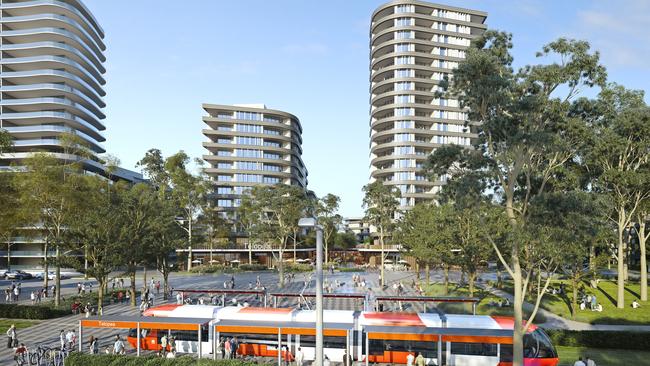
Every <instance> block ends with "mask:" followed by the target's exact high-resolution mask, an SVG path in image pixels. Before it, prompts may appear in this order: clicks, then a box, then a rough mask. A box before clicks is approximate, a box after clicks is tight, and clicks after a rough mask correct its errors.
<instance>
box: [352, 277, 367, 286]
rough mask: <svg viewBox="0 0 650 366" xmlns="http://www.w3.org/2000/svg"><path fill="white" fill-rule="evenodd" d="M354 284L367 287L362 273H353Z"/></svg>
mask: <svg viewBox="0 0 650 366" xmlns="http://www.w3.org/2000/svg"><path fill="white" fill-rule="evenodd" d="M352 284H353V285H354V287H361V288H365V287H366V280H365V279H364V278H363V277H361V276H360V275H358V274H353V275H352Z"/></svg>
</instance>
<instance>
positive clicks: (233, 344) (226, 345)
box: [217, 337, 239, 360]
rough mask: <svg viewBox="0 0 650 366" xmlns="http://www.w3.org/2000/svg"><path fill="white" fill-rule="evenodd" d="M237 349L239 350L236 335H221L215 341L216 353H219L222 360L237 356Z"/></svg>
mask: <svg viewBox="0 0 650 366" xmlns="http://www.w3.org/2000/svg"><path fill="white" fill-rule="evenodd" d="M237 350H239V341H238V340H237V337H232V338H227V337H223V338H220V339H219V341H218V342H217V354H219V353H221V358H222V359H224V360H228V359H235V358H237Z"/></svg>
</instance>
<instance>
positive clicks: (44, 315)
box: [0, 304, 70, 319]
mask: <svg viewBox="0 0 650 366" xmlns="http://www.w3.org/2000/svg"><path fill="white" fill-rule="evenodd" d="M65 315H70V311H69V310H68V311H66V310H62V309H54V308H52V307H49V306H35V305H18V304H0V318H11V319H52V318H58V317H60V316H65Z"/></svg>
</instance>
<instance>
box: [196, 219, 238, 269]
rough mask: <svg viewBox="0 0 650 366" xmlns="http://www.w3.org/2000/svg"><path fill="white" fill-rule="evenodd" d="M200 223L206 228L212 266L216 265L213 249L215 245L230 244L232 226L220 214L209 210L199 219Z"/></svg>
mask: <svg viewBox="0 0 650 366" xmlns="http://www.w3.org/2000/svg"><path fill="white" fill-rule="evenodd" d="M199 223H200V224H201V225H202V226H203V227H204V228H205V234H206V236H205V240H206V242H207V243H208V246H209V247H210V262H209V263H210V264H212V263H214V260H213V258H212V249H213V246H214V245H215V244H217V245H223V244H227V243H228V239H229V237H230V232H231V228H232V225H231V223H230V222H228V220H226V219H225V218H224V217H223V216H222V215H221V214H219V212H217V211H216V210H215V209H213V208H208V209H207V210H205V211H204V212H203V215H201V217H200V218H199Z"/></svg>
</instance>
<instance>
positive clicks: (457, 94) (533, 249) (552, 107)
mask: <svg viewBox="0 0 650 366" xmlns="http://www.w3.org/2000/svg"><path fill="white" fill-rule="evenodd" d="M511 38H512V37H511V35H510V34H507V33H501V32H496V31H487V32H485V33H484V34H483V36H482V37H481V38H479V39H477V40H476V41H475V42H473V44H472V45H471V46H470V48H469V49H468V50H467V52H466V59H465V61H464V62H462V63H461V64H460V65H459V67H458V68H456V69H455V70H454V71H453V79H451V80H453V82H452V83H450V82H449V81H448V80H447V81H446V82H445V83H443V87H444V88H445V89H446V94H447V95H448V96H449V97H451V98H456V99H458V100H459V102H460V105H461V106H462V107H464V108H469V112H468V117H469V120H470V121H473V123H471V125H470V126H469V127H470V128H472V129H473V130H474V131H475V132H476V133H477V135H478V138H477V139H476V140H475V141H474V146H473V147H474V148H473V149H464V150H460V151H459V150H456V152H455V153H454V152H453V151H451V152H452V153H453V154H452V156H451V157H449V156H447V158H446V159H445V160H444V161H446V162H447V163H446V164H440V165H438V167H437V168H439V169H438V172H439V173H444V172H446V171H449V169H451V168H453V166H454V164H455V163H458V162H461V163H468V162H470V161H474V162H476V163H475V164H476V169H474V171H480V172H481V173H482V174H483V175H484V176H485V178H486V179H487V181H488V183H489V185H490V187H491V190H492V191H493V192H495V194H496V196H497V197H498V198H499V201H498V202H499V204H500V205H501V209H502V212H503V215H505V218H506V219H507V221H508V225H509V233H508V235H507V237H508V240H507V244H508V247H509V248H508V251H509V253H506V254H507V255H508V257H506V256H504V253H502V251H501V250H500V248H499V246H498V243H497V242H496V241H495V240H494V239H493V238H490V240H489V241H490V243H491V244H492V246H493V248H494V249H495V251H496V253H497V255H498V257H499V260H500V261H501V263H502V264H503V266H504V267H505V268H506V270H507V271H508V272H509V274H510V275H511V276H512V278H513V282H514V301H513V310H514V336H513V364H514V365H515V366H522V365H523V335H524V333H525V332H526V330H527V327H528V324H529V323H530V321H532V319H534V316H535V315H536V313H537V309H538V307H539V303H540V301H541V299H542V296H543V294H544V290H545V288H546V287H548V284H549V283H550V279H551V276H550V275H551V274H552V271H553V270H554V269H555V268H556V267H557V263H556V262H555V258H554V257H553V256H548V257H544V254H545V253H544V251H543V250H539V244H540V243H542V242H541V241H540V240H537V238H535V237H534V236H533V235H532V232H531V231H529V230H528V228H529V227H528V226H527V223H528V221H529V218H530V213H531V208H532V203H533V202H534V201H535V198H536V197H537V196H539V195H541V194H544V193H545V192H547V190H549V189H551V187H549V186H548V185H547V184H548V183H549V181H550V180H551V179H552V178H553V176H554V174H555V173H556V172H557V171H558V170H559V169H561V168H562V167H563V166H564V165H565V164H566V162H567V161H570V160H571V159H574V158H575V157H576V156H577V153H578V149H579V148H580V147H581V146H582V144H583V140H582V139H583V138H584V130H585V127H586V126H585V121H584V120H583V119H582V118H580V116H575V115H573V114H572V113H571V107H572V105H573V104H575V103H576V101H575V99H576V96H577V95H578V94H579V91H580V89H581V88H583V87H593V86H595V85H598V86H603V85H604V84H605V81H606V73H605V69H604V67H603V66H601V65H600V63H599V56H598V54H597V53H590V51H589V44H588V43H586V42H582V41H574V40H567V39H562V38H561V39H558V40H557V41H554V42H551V43H549V44H548V45H546V46H544V47H543V49H542V51H541V52H539V53H538V57H548V58H551V59H552V60H553V61H556V60H557V62H552V63H550V64H540V65H534V66H526V67H523V68H521V69H520V70H519V71H518V72H514V71H513V69H512V66H511V65H512V61H513V58H512V56H511V54H510V49H511V48H512V41H511ZM449 153H450V150H449V149H445V148H441V149H437V150H436V151H435V152H434V153H433V157H432V160H434V161H435V160H436V159H437V158H438V157H443V156H446V155H450V154H449ZM457 174H458V173H453V174H452V177H451V178H450V179H451V180H454V179H456V177H457ZM461 175H462V173H461ZM549 254H550V253H549ZM531 259H535V262H531V261H530V260H531ZM543 276H546V279H545V280H544V279H543ZM530 282H533V283H539V284H540V286H538V292H537V294H538V296H537V299H536V301H535V308H534V311H533V312H532V314H531V317H530V318H529V319H528V321H527V322H526V323H524V319H523V301H524V297H523V295H524V293H526V291H527V288H528V286H529V283H530ZM542 283H543V285H542Z"/></svg>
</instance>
